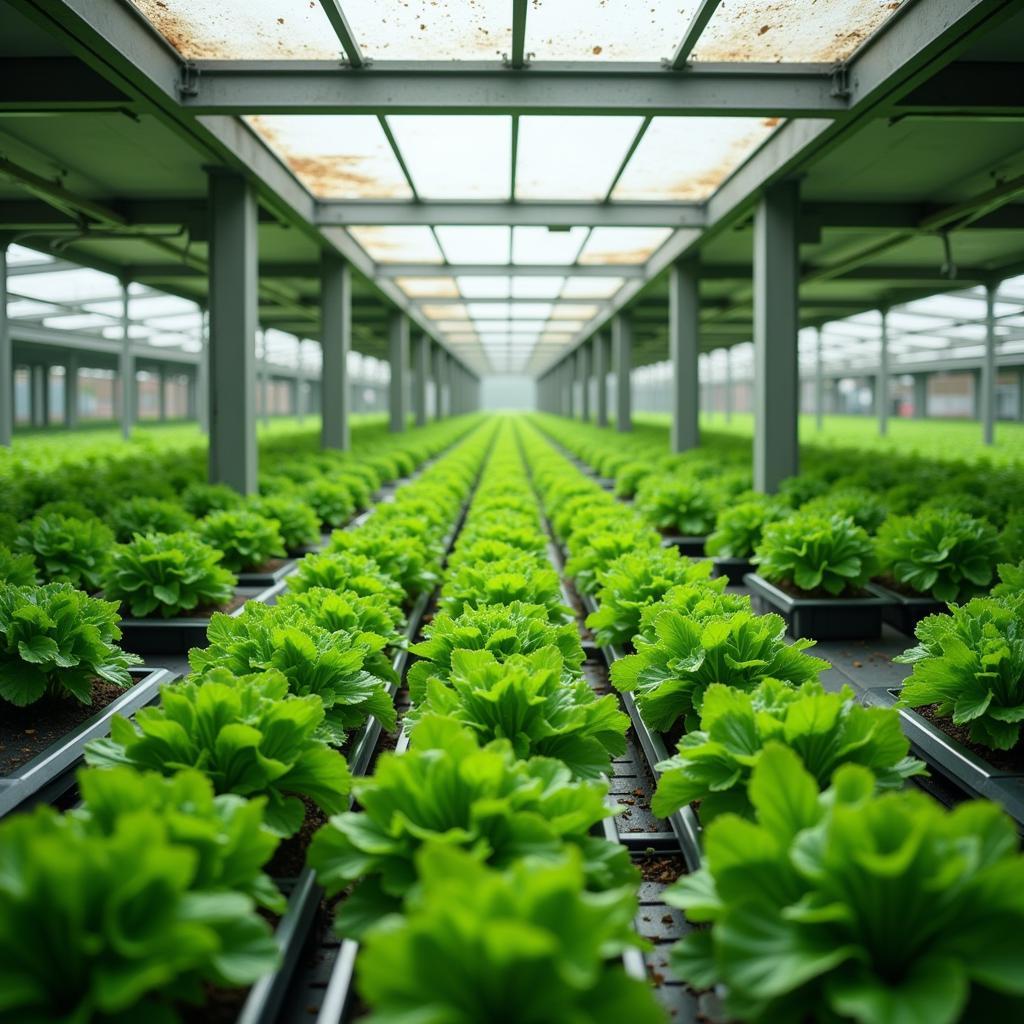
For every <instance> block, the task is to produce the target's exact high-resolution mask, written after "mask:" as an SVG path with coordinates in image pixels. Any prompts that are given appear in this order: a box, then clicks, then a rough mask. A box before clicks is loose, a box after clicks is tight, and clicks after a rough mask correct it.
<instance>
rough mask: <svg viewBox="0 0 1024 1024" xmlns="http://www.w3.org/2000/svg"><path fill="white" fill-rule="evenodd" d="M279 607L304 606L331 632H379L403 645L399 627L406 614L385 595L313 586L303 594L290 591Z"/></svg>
mask: <svg viewBox="0 0 1024 1024" xmlns="http://www.w3.org/2000/svg"><path fill="white" fill-rule="evenodd" d="M277 607H278V608H292V607H295V608H301V609H302V610H303V611H304V612H305V613H306V615H308V616H309V618H311V619H312V620H313V622H315V623H316V624H317V625H318V626H320V627H322V628H323V629H326V630H327V631H328V632H329V633H336V632H338V631H344V632H346V633H376V634H377V635H378V636H381V637H383V638H384V639H385V640H386V641H387V642H388V644H390V645H391V646H396V647H397V646H399V645H400V644H401V643H402V637H401V635H400V633H399V632H398V627H399V626H401V624H402V613H401V611H400V610H399V609H397V608H395V606H394V605H393V604H391V603H390V602H389V601H388V598H387V596H386V595H385V594H359V593H357V592H356V591H354V590H328V589H327V588H326V587H311V588H310V589H309V590H303V591H301V592H300V593H293V592H287V593H284V594H282V595H281V596H280V597H279V598H278V599H277Z"/></svg>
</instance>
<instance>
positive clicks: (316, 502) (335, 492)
mask: <svg viewBox="0 0 1024 1024" xmlns="http://www.w3.org/2000/svg"><path fill="white" fill-rule="evenodd" d="M298 496H299V497H300V498H301V499H302V501H304V502H305V503H306V504H307V505H309V506H310V507H311V508H313V509H314V511H315V512H316V514H317V515H318V516H319V517H320V523H321V524H322V525H323V526H325V527H326V526H344V524H345V523H347V522H348V521H349V520H350V519H351V518H352V516H353V514H354V513H355V510H356V503H355V501H354V500H353V498H352V491H351V490H350V489H349V487H348V485H347V484H345V483H342V482H341V481H340V480H328V479H326V478H320V479H318V480H312V481H310V482H309V483H308V484H305V485H304V486H303V487H301V488H299V490H298Z"/></svg>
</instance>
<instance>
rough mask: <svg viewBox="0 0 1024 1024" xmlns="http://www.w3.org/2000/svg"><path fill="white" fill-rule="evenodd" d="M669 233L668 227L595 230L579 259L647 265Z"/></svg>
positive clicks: (592, 262)
mask: <svg viewBox="0 0 1024 1024" xmlns="http://www.w3.org/2000/svg"><path fill="white" fill-rule="evenodd" d="M671 234H672V232H671V230H670V229H669V228H594V230H593V231H592V232H591V234H590V238H588V239H587V244H586V245H585V246H584V247H583V251H582V252H581V253H580V257H579V260H580V263H581V264H595V263H600V264H607V265H609V266H614V265H616V264H626V263H630V264H632V263H646V262H647V260H648V259H650V257H651V255H652V254H653V253H654V252H655V250H657V249H658V248H660V247H661V245H662V243H663V242H664V241H665V240H666V239H667V238H668V236H669V235H671Z"/></svg>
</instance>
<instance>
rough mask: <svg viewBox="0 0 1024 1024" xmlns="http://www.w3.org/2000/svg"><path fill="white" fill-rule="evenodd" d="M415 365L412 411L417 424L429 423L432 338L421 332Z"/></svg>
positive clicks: (416, 349)
mask: <svg viewBox="0 0 1024 1024" xmlns="http://www.w3.org/2000/svg"><path fill="white" fill-rule="evenodd" d="M414 363H415V365H414V366H413V371H412V411H413V413H414V414H415V416H416V426H417V427H423V426H426V423H427V368H428V367H429V366H430V338H429V337H427V335H425V334H420V335H419V336H418V337H417V338H416V343H415V359H414Z"/></svg>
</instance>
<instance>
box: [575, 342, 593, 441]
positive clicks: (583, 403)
mask: <svg viewBox="0 0 1024 1024" xmlns="http://www.w3.org/2000/svg"><path fill="white" fill-rule="evenodd" d="M576 379H577V380H578V381H579V385H580V419H581V420H583V422H584V423H589V422H590V346H589V345H580V347H579V348H578V349H576Z"/></svg>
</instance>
